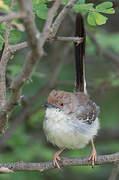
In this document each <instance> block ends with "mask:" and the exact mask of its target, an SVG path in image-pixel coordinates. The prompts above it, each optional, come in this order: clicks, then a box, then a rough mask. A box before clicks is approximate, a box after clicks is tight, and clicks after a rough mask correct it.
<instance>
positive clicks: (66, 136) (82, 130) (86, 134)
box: [43, 108, 99, 149]
mask: <svg viewBox="0 0 119 180" xmlns="http://www.w3.org/2000/svg"><path fill="white" fill-rule="evenodd" d="M98 128H99V122H98V118H97V119H96V120H95V121H94V122H93V123H92V124H91V125H89V124H87V123H84V122H83V120H78V119H76V118H75V117H74V115H72V114H69V115H67V114H65V113H64V112H63V111H59V110H58V109H54V108H47V110H46V117H45V120H44V123H43V129H44V132H45V135H46V137H47V140H48V141H50V142H51V143H52V144H55V145H57V146H58V147H60V148H62V147H64V148H69V149H79V148H83V147H84V146H85V145H86V144H87V143H88V142H89V141H90V140H91V139H92V138H93V137H94V136H95V135H96V134H97V130H98Z"/></svg>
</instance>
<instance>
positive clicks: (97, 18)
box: [88, 11, 108, 26]
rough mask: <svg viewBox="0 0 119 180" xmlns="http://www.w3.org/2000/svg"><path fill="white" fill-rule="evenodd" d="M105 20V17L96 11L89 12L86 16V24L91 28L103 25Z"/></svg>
mask: <svg viewBox="0 0 119 180" xmlns="http://www.w3.org/2000/svg"><path fill="white" fill-rule="evenodd" d="M107 19H108V18H107V17H105V16H103V15H102V14H100V13H99V12H96V11H94V12H89V14H88V23H89V24H90V25H92V26H96V25H102V24H105V23H106V21H107Z"/></svg>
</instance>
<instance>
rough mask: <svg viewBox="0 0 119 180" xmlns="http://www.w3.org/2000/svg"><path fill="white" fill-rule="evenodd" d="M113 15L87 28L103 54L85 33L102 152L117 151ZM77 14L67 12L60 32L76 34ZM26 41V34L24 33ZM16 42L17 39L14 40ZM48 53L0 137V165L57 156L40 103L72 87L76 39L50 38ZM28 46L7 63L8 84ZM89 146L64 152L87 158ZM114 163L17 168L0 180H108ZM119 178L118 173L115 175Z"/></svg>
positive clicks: (117, 30) (118, 55)
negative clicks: (44, 169)
mask: <svg viewBox="0 0 119 180" xmlns="http://www.w3.org/2000/svg"><path fill="white" fill-rule="evenodd" d="M118 10H119V9H118V8H117V9H116V14H114V15H110V16H109V20H108V22H107V23H106V24H105V25H103V26H100V27H99V26H96V27H91V26H89V25H87V21H86V20H85V25H86V29H87V30H88V31H89V32H90V33H91V34H92V35H93V36H94V37H95V39H96V41H97V42H98V43H99V44H100V46H101V48H103V51H104V52H107V51H109V52H110V54H111V55H114V57H113V58H112V57H111V55H109V56H105V55H104V54H103V52H102V50H100V49H98V50H97V49H96V47H95V42H92V41H91V38H90V36H88V35H87V43H86V57H85V64H86V65H85V66H86V80H87V89H88V93H89V94H90V96H91V98H92V99H93V100H94V101H95V102H96V103H97V104H98V105H99V106H100V108H101V113H100V116H99V117H100V131H99V133H98V136H97V137H96V138H95V145H96V149H97V153H98V154H110V153H114V152H118V151H119V23H118V19H119V13H118ZM74 18H75V15H74V14H73V15H72V14H71V13H69V15H68V16H67V17H66V18H65V19H64V21H63V23H62V25H61V27H60V30H59V32H58V35H60V36H73V35H74ZM36 24H37V27H38V29H39V30H42V28H43V25H44V20H41V19H39V18H37V17H36ZM21 37H22V40H21V41H25V40H26V38H27V37H26V34H25V33H24V32H22V33H21ZM12 40H13V39H12ZM44 49H45V52H46V56H45V57H43V58H42V59H41V61H40V62H39V63H38V64H37V66H36V68H35V69H34V72H33V74H32V77H31V80H30V81H29V82H27V83H26V84H25V86H24V88H23V92H22V95H23V100H22V103H21V104H20V105H19V106H18V107H17V108H16V109H15V110H14V112H13V114H12V116H11V118H10V120H9V124H8V129H7V130H6V133H5V134H4V135H2V136H1V137H0V163H7V162H15V161H20V160H24V161H26V162H41V161H48V160H52V159H53V154H54V153H55V152H56V151H57V147H54V146H52V145H51V144H50V143H48V142H47V141H46V138H45V136H44V132H43V129H42V124H43V120H44V116H45V109H44V108H43V107H42V106H41V105H42V104H44V103H45V102H46V100H47V96H48V94H49V92H50V91H51V90H52V89H53V88H55V89H62V90H66V91H71V92H72V91H74V81H75V64H74V48H73V43H72V42H61V41H50V42H47V43H46V45H45V48H44ZM27 51H28V49H27V48H26V49H23V50H21V51H19V52H17V53H16V54H15V55H14V56H13V57H12V58H11V59H10V61H9V64H8V68H7V85H8V96H9V84H10V82H11V80H12V78H13V77H14V76H16V75H17V74H18V73H19V72H20V71H21V68H22V65H23V64H24V61H25V56H26V53H27ZM90 152H91V146H90V145H88V146H87V147H86V148H84V149H81V150H65V151H64V152H63V153H62V156H66V157H82V156H89V154H90ZM112 168H113V165H101V166H95V167H94V169H92V168H91V167H65V168H63V169H61V170H59V169H55V170H50V171H47V172H44V173H40V172H17V173H13V174H8V175H6V174H5V175H0V180H16V179H17V180H21V179H22V180H27V179H29V180H32V179H34V180H35V179H36V180H37V179H39V180H53V179H56V180H61V179H62V180H65V179H69V180H72V179H75V180H79V179H80V180H84V179H88V180H93V179H96V180H100V179H102V180H106V179H108V177H109V176H110V174H111V171H112ZM118 178H119V175H118V177H117V179H118Z"/></svg>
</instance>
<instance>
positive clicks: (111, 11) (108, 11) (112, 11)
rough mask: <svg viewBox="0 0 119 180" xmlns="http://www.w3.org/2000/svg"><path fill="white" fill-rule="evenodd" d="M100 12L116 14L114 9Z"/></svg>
mask: <svg viewBox="0 0 119 180" xmlns="http://www.w3.org/2000/svg"><path fill="white" fill-rule="evenodd" d="M100 12H102V13H105V14H114V13H115V10H114V8H109V9H104V10H101V11H100Z"/></svg>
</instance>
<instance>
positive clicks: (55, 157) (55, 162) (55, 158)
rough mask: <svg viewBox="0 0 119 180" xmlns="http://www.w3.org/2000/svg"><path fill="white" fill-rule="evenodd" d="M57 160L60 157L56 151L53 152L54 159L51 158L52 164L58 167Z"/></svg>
mask: <svg viewBox="0 0 119 180" xmlns="http://www.w3.org/2000/svg"><path fill="white" fill-rule="evenodd" d="M57 160H59V161H60V157H59V156H58V154H57V153H55V155H54V159H53V164H54V166H57V167H58V168H59V169H60V166H59V164H58V162H57Z"/></svg>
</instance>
